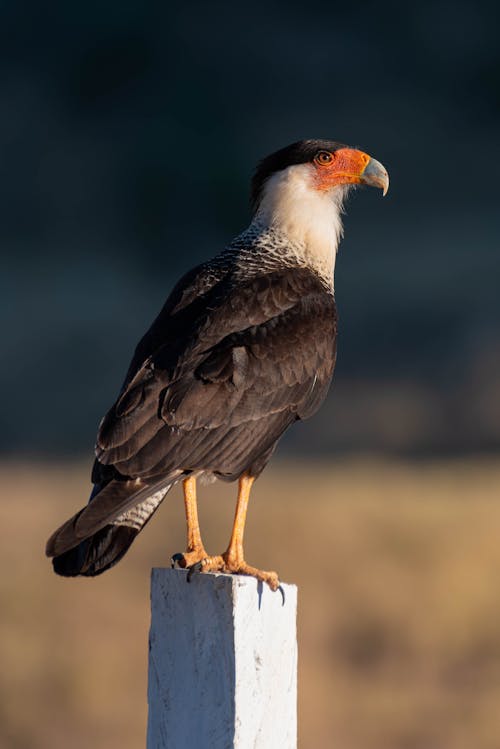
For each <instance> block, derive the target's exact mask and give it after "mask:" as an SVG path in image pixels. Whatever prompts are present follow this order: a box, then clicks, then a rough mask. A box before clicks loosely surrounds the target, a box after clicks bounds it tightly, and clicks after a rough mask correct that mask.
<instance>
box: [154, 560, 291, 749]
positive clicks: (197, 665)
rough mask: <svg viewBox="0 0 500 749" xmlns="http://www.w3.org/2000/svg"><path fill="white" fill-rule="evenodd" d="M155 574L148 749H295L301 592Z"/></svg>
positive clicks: (235, 579) (236, 578)
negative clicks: (298, 596) (298, 611)
mask: <svg viewBox="0 0 500 749" xmlns="http://www.w3.org/2000/svg"><path fill="white" fill-rule="evenodd" d="M282 589H283V596H282V594H281V592H280V591H277V592H276V593H273V592H272V591H271V590H269V588H268V587H267V585H263V584H262V583H259V582H257V580H255V579H254V578H251V577H244V576H240V575H221V574H198V575H195V576H193V578H192V580H191V582H190V583H189V584H188V583H187V573H186V572H185V571H184V570H172V569H166V568H156V569H153V570H152V576H151V629H150V634H149V680H148V707H149V711H148V729H147V749H174V748H175V749H178V748H179V747H182V749H195V748H196V749H200V747H203V749H247V748H248V747H252V749H296V747H297V626H296V620H297V588H296V586H295V585H283V586H282Z"/></svg>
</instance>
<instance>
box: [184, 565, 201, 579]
mask: <svg viewBox="0 0 500 749" xmlns="http://www.w3.org/2000/svg"><path fill="white" fill-rule="evenodd" d="M202 567H203V564H202V563H201V562H196V564H192V565H191V567H188V573H187V578H186V581H187V582H188V583H190V582H191V578H192V576H193V575H194V574H196V573H197V572H201V570H202Z"/></svg>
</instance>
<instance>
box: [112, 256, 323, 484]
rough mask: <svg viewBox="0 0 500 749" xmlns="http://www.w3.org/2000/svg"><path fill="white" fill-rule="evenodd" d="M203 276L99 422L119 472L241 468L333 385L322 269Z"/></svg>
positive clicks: (181, 298)
mask: <svg viewBox="0 0 500 749" xmlns="http://www.w3.org/2000/svg"><path fill="white" fill-rule="evenodd" d="M200 275H201V276H203V273H201V274H200V273H199V274H198V275H197V276H196V275H195V278H194V282H195V285H196V286H197V288H198V292H197V293H195V294H193V293H191V291H190V288H188V289H187V290H186V289H185V288H184V289H183V288H182V287H181V288H178V289H177V291H176V292H174V295H173V297H174V298H173V299H172V297H171V299H170V300H169V302H167V305H166V306H165V308H164V310H163V311H162V313H161V314H160V316H159V318H158V319H157V321H155V323H154V324H153V326H152V328H151V330H150V331H149V332H148V334H147V335H146V336H145V338H144V339H143V341H142V342H141V344H139V347H138V349H137V352H136V357H135V359H134V361H133V363H132V365H131V368H130V370H129V375H128V377H127V382H126V385H125V387H124V389H123V392H122V394H121V395H120V397H119V399H118V401H117V402H116V403H115V405H114V406H113V408H112V409H111V410H110V412H109V413H108V414H107V416H106V417H105V419H104V420H103V423H102V425H101V428H100V431H99V434H98V442H97V458H98V462H99V463H100V464H101V465H103V466H113V467H114V469H115V470H117V471H118V472H119V473H120V474H121V475H122V476H129V477H132V478H137V477H140V478H141V479H146V478H156V477H164V476H166V475H169V474H174V473H175V472H178V471H195V470H203V471H210V472H214V473H217V474H219V475H221V476H223V477H229V478H234V477H236V476H237V475H239V474H240V473H241V472H242V471H243V470H245V468H246V467H248V466H249V465H250V464H251V463H252V462H253V461H255V460H256V459H257V458H258V457H259V455H261V454H263V453H264V452H266V451H268V450H269V449H270V448H271V446H272V445H273V444H274V443H275V442H276V440H277V439H278V438H279V436H280V435H281V434H282V432H283V431H284V429H286V427H287V426H288V425H289V424H290V423H292V422H293V421H294V420H295V419H297V418H306V417H307V416H309V415H311V414H312V413H313V412H314V411H315V410H316V409H317V408H318V406H319V404H320V403H321V401H322V400H323V398H324V396H325V394H326V391H327V389H328V385H329V382H330V379H331V376H332V373H333V367H334V362H335V339H336V314H335V303H334V300H333V297H332V295H331V294H330V293H329V292H328V291H327V290H326V289H325V287H324V286H323V284H322V282H321V281H320V280H319V278H318V277H317V276H315V274H313V273H312V272H310V271H308V270H306V269H300V268H293V269H292V268H290V269H286V270H280V271H279V272H275V273H267V274H264V275H261V276H254V277H252V278H248V279H246V280H242V279H241V278H240V277H238V276H237V275H233V274H231V273H227V274H225V275H222V277H221V276H219V277H217V278H214V276H213V275H212V277H211V279H210V281H211V283H205V284H204V283H203V278H202V279H201V280H200ZM200 288H201V289H202V293H201V294H200V293H199V289H200Z"/></svg>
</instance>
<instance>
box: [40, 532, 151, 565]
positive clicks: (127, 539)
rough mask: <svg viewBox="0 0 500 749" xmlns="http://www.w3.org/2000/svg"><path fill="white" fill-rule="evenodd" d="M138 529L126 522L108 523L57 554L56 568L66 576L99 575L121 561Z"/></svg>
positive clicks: (55, 559) (54, 562)
mask: <svg viewBox="0 0 500 749" xmlns="http://www.w3.org/2000/svg"><path fill="white" fill-rule="evenodd" d="M141 530H142V529H141ZM138 533H139V530H138V529H137V528H129V527H128V526H126V525H106V526H105V527H104V528H101V530H100V531H97V533H95V534H94V535H93V536H91V538H87V539H86V540H85V541H82V542H81V543H80V544H79V545H78V546H75V547H74V548H73V549H70V550H69V551H65V552H64V554H60V555H59V556H58V557H54V559H53V560H52V564H53V566H54V572H56V573H57V574H58V575H63V576H64V577H76V576H77V575H84V576H85V577H95V575H100V574H101V573H102V572H105V571H106V570H109V569H110V567H113V566H114V565H115V564H116V563H117V562H119V561H120V559H121V558H122V557H123V555H124V554H125V553H126V552H127V551H128V549H129V547H130V545H131V543H132V541H133V540H134V538H135V537H136V536H137V534H138Z"/></svg>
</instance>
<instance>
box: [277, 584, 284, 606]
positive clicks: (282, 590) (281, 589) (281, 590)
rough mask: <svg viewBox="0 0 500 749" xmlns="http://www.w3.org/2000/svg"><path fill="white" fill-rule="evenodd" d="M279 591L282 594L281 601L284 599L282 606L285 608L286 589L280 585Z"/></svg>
mask: <svg viewBox="0 0 500 749" xmlns="http://www.w3.org/2000/svg"><path fill="white" fill-rule="evenodd" d="M277 589H278V590H279V592H280V593H281V599H282V600H281V605H282V606H284V605H285V589H284V587H283V586H282V585H279V586H278V588H277Z"/></svg>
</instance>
